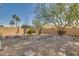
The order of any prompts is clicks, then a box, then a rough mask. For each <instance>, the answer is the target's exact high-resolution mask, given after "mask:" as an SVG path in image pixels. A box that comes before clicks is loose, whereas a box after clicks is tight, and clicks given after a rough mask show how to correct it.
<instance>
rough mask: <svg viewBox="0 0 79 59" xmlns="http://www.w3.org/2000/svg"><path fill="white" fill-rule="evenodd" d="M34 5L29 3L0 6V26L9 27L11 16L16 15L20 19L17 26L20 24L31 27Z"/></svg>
mask: <svg viewBox="0 0 79 59" xmlns="http://www.w3.org/2000/svg"><path fill="white" fill-rule="evenodd" d="M35 5H36V4H31V3H25V4H24V3H23V4H21V3H19V4H17V3H16V4H14V3H7V4H0V6H1V7H0V25H1V24H2V25H4V26H9V22H10V20H13V19H12V15H13V14H16V15H17V16H19V17H20V19H21V22H20V24H19V25H22V24H29V25H32V20H33V18H34V16H35V13H34V10H35Z"/></svg>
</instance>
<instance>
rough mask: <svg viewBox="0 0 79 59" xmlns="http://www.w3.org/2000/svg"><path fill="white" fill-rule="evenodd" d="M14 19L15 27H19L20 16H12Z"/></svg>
mask: <svg viewBox="0 0 79 59" xmlns="http://www.w3.org/2000/svg"><path fill="white" fill-rule="evenodd" d="M12 18H13V19H14V21H15V25H16V27H18V25H17V24H18V22H20V18H19V16H17V15H13V16H12Z"/></svg>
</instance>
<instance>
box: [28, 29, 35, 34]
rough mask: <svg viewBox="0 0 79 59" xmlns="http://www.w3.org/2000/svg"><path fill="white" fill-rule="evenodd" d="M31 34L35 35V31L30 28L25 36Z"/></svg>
mask: <svg viewBox="0 0 79 59" xmlns="http://www.w3.org/2000/svg"><path fill="white" fill-rule="evenodd" d="M32 33H35V30H34V29H32V28H30V29H29V30H28V31H27V34H32Z"/></svg>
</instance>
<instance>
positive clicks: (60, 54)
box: [58, 52, 66, 56]
mask: <svg viewBox="0 0 79 59" xmlns="http://www.w3.org/2000/svg"><path fill="white" fill-rule="evenodd" d="M58 55H59V56H66V54H65V53H63V52H58Z"/></svg>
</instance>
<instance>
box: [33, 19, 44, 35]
mask: <svg viewBox="0 0 79 59" xmlns="http://www.w3.org/2000/svg"><path fill="white" fill-rule="evenodd" d="M32 24H33V25H34V27H35V28H36V29H37V32H38V34H41V33H42V29H43V24H42V22H41V21H40V20H39V19H38V18H35V19H34V20H33V21H32Z"/></svg>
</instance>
